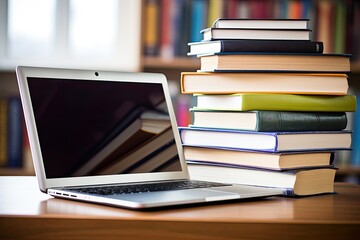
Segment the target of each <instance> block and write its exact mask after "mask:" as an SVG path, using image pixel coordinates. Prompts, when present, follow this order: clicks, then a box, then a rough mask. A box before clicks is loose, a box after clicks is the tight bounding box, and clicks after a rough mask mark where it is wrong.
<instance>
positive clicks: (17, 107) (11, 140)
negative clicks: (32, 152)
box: [7, 97, 23, 167]
mask: <svg viewBox="0 0 360 240" xmlns="http://www.w3.org/2000/svg"><path fill="white" fill-rule="evenodd" d="M22 133H23V120H22V108H21V101H20V98H17V97H11V98H9V100H8V137H7V141H8V166H9V167H21V166H22V152H23V139H22V138H23V134H22Z"/></svg>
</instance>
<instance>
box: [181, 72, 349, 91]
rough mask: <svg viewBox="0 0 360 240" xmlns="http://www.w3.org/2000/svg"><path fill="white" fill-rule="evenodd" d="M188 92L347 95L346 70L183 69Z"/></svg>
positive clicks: (185, 88)
mask: <svg viewBox="0 0 360 240" xmlns="http://www.w3.org/2000/svg"><path fill="white" fill-rule="evenodd" d="M180 83H181V85H180V86H181V92H182V93H184V94H233V93H287V94H312V95H346V94H347V92H348V88H349V85H348V80H347V75H345V74H310V73H276V72H272V73H263V72H238V73H230V72H229V73H220V72H219V73H211V72H182V73H181V79H180Z"/></svg>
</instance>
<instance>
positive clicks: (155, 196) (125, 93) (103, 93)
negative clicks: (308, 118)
mask: <svg viewBox="0 0 360 240" xmlns="http://www.w3.org/2000/svg"><path fill="white" fill-rule="evenodd" d="M16 73H17V78H18V84H19V89H20V95H21V100H22V104H23V110H24V115H25V121H26V126H27V131H28V135H29V140H30V147H31V152H32V157H33V161H34V166H35V172H36V176H37V179H38V182H39V187H40V190H41V191H43V192H45V193H47V194H50V195H51V196H54V197H58V198H65V199H71V200H78V201H86V202H92V203H98V204H106V205H111V206H119V207H126V208H132V209H142V208H153V207H162V206H171V205H181V204H191V203H203V202H213V201H222V200H233V199H241V198H254V197H266V196H273V195H278V194H282V191H281V190H280V189H271V188H258V187H250V186H238V185H237V186H235V185H228V184H221V183H209V182H200V181H192V180H190V178H189V174H188V171H187V167H186V162H185V159H184V155H183V150H182V146H181V141H180V138H179V133H178V129H177V124H176V119H175V114H174V110H173V107H172V103H171V98H170V94H169V90H168V85H167V81H166V78H165V76H164V75H162V74H154V73H123V72H107V71H91V70H70V69H52V68H37V67H18V68H17V69H16Z"/></svg>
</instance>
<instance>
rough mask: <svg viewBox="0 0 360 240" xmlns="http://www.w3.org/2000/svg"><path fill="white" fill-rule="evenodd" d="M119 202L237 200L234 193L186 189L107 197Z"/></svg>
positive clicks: (236, 195) (149, 202) (237, 195)
mask: <svg viewBox="0 0 360 240" xmlns="http://www.w3.org/2000/svg"><path fill="white" fill-rule="evenodd" d="M108 197H110V198H116V199H119V200H124V201H130V202H138V203H148V204H151V203H155V204H157V203H169V202H172V203H196V202H205V201H216V200H227V199H238V198H239V197H240V196H239V194H236V193H229V192H223V191H216V190H210V189H208V190H207V189H187V190H176V191H164V192H150V193H137V194H126V195H113V196H108Z"/></svg>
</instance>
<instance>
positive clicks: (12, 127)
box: [0, 96, 32, 170]
mask: <svg viewBox="0 0 360 240" xmlns="http://www.w3.org/2000/svg"><path fill="white" fill-rule="evenodd" d="M30 155H31V154H30V147H29V143H28V137H27V133H26V130H25V125H24V120H23V113H22V107H21V101H20V98H19V97H18V96H11V97H6V98H0V167H6V168H26V169H28V170H31V169H32V159H31V156H30Z"/></svg>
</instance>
